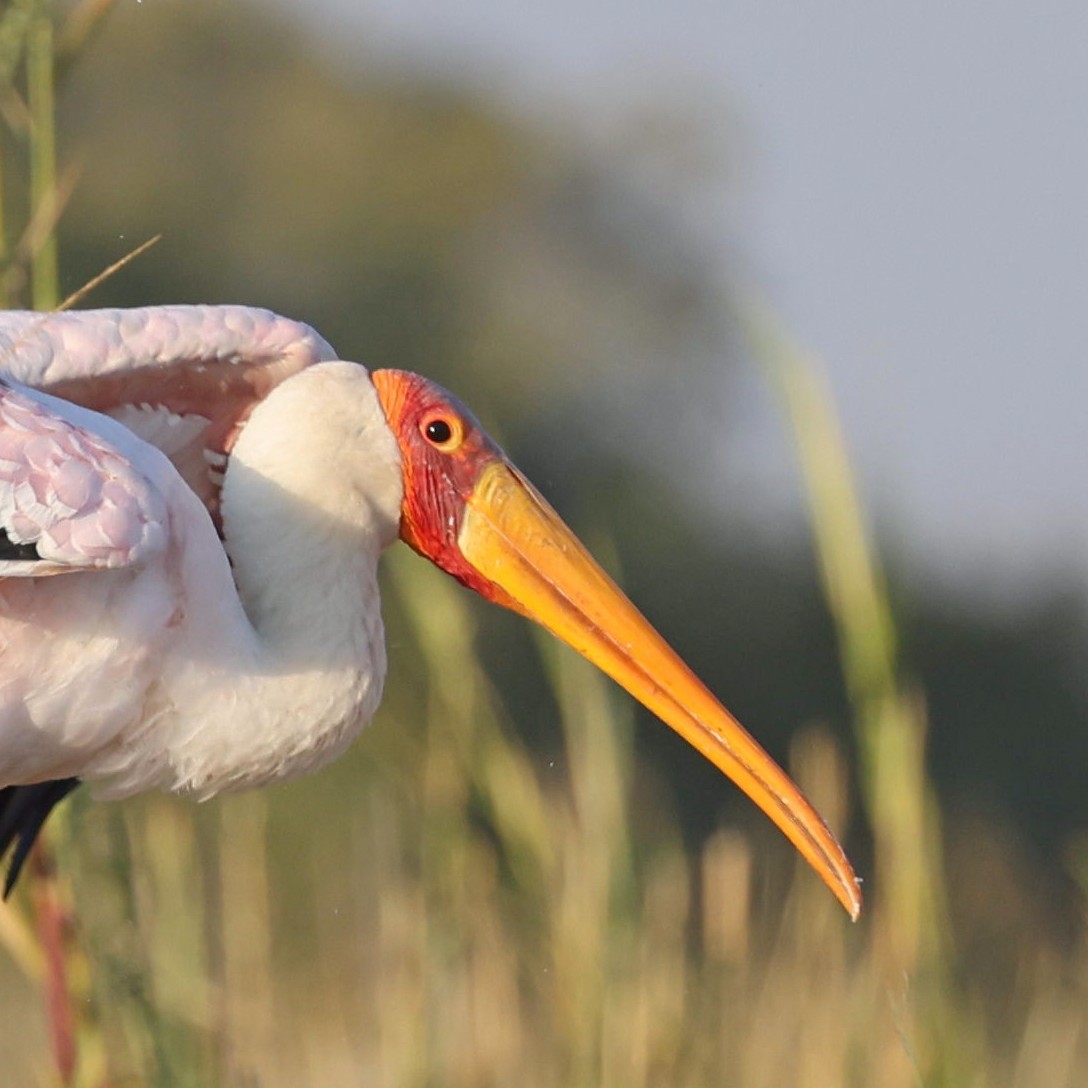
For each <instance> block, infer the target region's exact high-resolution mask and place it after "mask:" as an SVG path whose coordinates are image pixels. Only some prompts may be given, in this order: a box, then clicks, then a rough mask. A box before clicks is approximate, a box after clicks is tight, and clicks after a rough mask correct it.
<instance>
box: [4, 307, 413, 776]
mask: <svg viewBox="0 0 1088 1088" xmlns="http://www.w3.org/2000/svg"><path fill="white" fill-rule="evenodd" d="M71 316H75V315H70V316H69V320H70V319H71ZM79 316H80V317H82V318H83V321H84V322H85V323H86V325H87V326H91V325H94V326H97V328H95V329H93V332H88V331H87V329H85V330H84V336H83V344H84V345H85V344H86V343H88V342H91V343H97V344H101V343H103V342H107V343H108V342H111V341H114V340H115V333H116V330H117V327H118V326H119V325H120V324H122V323H123V321H124V320H125V319H126V317H127V316H128V315H127V314H126V313H125V312H124V311H114V312H106V313H96V314H90V315H86V316H84V315H79ZM157 316H158V317H159V318H160V325H166V326H167V327H168V328H169V327H172V326H171V323H169V322H167V321H165V320H163V319H164V318H166V317H167V316H168V315H167V314H160V315H157ZM208 316H217V315H214V313H213V312H211V311H209V312H208ZM228 316H229V311H228ZM33 317H35V318H38V319H39V320H40V315H33ZM25 322H26V318H25V317H24V316H23V315H19V317H18V324H23V325H25ZM46 327H48V326H46ZM207 329H208V323H207V322H206V323H205V324H204V326H203V335H204V336H206V335H207ZM303 335H305V333H303ZM157 343H158V344H159V345H162V344H163V334H162V333H161V332H160V334H159V337H158V339H157ZM9 350H10V349H9ZM66 350H70V349H66ZM83 350H84V351H85V348H84V349H83ZM157 350H159V352H160V355H163V356H166V357H167V358H169V359H170V360H171V363H172V365H192V364H191V363H189V362H188V361H187V360H183V361H182V362H181V363H178V362H174V360H176V359H178V358H179V357H178V355H177V354H176V353H175V352H167V351H164V350H163V347H159V348H158V349H157ZM15 357H16V358H18V357H19V352H16V355H15ZM85 358H86V355H85V354H82V355H81V356H80V359H81V360H82V359H85ZM204 358H205V360H207V356H206V354H205V356H204ZM65 361H66V356H65V353H64V352H63V351H62V352H58V353H55V354H53V355H52V356H51V357H50V358H49V360H48V365H47V366H45V367H44V368H39V369H38V373H42V372H43V371H44V373H45V374H46V375H47V380H48V379H49V378H51V379H52V380H50V381H49V384H50V385H55V384H57V383H58V382H59V383H65V382H70V381H71V379H70V378H67V377H65V371H64V369H63V367H62V365H61V364H62V363H64V362H65ZM216 361H218V360H216ZM208 362H210V360H207V361H205V362H204V363H202V364H198V365H205V366H207V365H208ZM230 365H245V364H241V363H239V364H230ZM249 365H253V364H249ZM5 369H7V368H5ZM10 369H12V370H16V372H17V373H20V375H21V376H25V375H27V374H28V371H29V369H30V368H28V367H27V366H26V365H25V361H24V365H23V366H22V367H19V368H16V367H11V368H10ZM108 372H109V371H108V370H107V373H108ZM138 384H139V383H137V382H133V383H132V385H133V387H136V386H138ZM69 388H70V385H69ZM118 388H121V387H118ZM188 394H189V403H188V404H186V406H185V407H186V408H187V409H188V410H189V412H190V413H193V414H186V415H185V416H169V417H167V419H168V420H169V419H172V420H173V421H174V422H173V424H172V425H171V424H170V422H166V423H165V424H164V419H163V411H164V409H163V407H162V405H161V404H160V405H158V406H156V407H153V408H152V407H145V408H143V409H141V408H140V407H139V406H138V405H132V404H127V403H124V402H122V403H118V404H116V405H115V406H113V407H112V409H111V410H112V411H113V412H114V413H116V414H117V415H118V416H119V417H120V418H122V419H124V420H125V421H126V422H127V424H128V426H125V425H122V424H120V423H118V422H117V421H116V420H114V419H110V418H109V417H108V416H105V415H103V414H102V413H99V412H92V411H89V410H87V409H84V408H81V407H79V406H77V405H73V404H71V403H69V402H65V401H61V400H58V399H57V398H55V397H51V396H48V395H43V394H41V393H40V392H38V391H34V390H29V389H20V388H18V387H15V386H9V387H8V388H5V389H3V390H0V410H3V412H4V414H3V415H2V416H0V426H2V432H0V433H2V434H4V435H10V434H11V433H13V432H14V431H15V430H16V428H19V433H21V434H24V435H26V436H27V437H26V441H24V442H23V443H22V444H21V446H20V447H19V448H18V449H11V450H9V453H8V456H12V455H16V456H18V455H19V454H22V457H21V458H19V459H17V460H15V461H9V462H8V464H9V465H11V468H10V469H9V479H11V483H12V486H11V487H9V488H7V489H6V492H7V493H8V494H12V493H17V492H18V491H19V489H20V486H22V488H23V491H32V490H33V488H28V487H27V486H26V484H25V483H24V482H23V481H22V480H21V479H19V475H20V472H22V475H23V476H27V475H33V474H34V467H33V465H31V464H30V463H29V460H30V459H31V458H33V457H34V456H35V454H36V452H37V451H36V447H44V450H43V454H41V455H44V456H47V457H51V458H57V457H63V458H64V463H63V466H60V465H58V464H57V463H56V462H53V463H50V464H49V465H48V467H47V470H46V473H45V474H43V473H42V472H41V471H39V472H38V477H39V478H41V477H43V475H44V476H45V478H44V479H41V481H40V488H39V489H43V488H44V489H45V490H44V492H43V497H44V498H45V499H46V500H47V501H46V502H45V503H44V504H42V505H43V506H45V508H46V510H47V511H52V512H54V513H55V512H56V511H57V510H58V508H59V509H60V510H61V511H62V512H63V513H67V512H68V511H72V512H73V514H74V515H75V516H74V517H68V518H61V519H60V522H61V525H62V526H64V525H65V524H67V523H70V522H71V521H73V520H79V519H80V518H82V519H83V520H86V519H88V518H90V519H91V520H92V524H91V525H88V526H86V528H85V530H84V536H88V535H90V534H91V533H92V532H93V531H95V530H98V534H97V536H96V539H95V541H94V543H95V544H97V545H98V546H97V548H95V547H92V546H89V545H82V546H81V542H80V541H77V540H72V539H66V540H65V541H64V543H65V545H66V547H62V546H56V547H48V546H45V545H43V544H41V543H40V541H41V537H40V536H39V537H38V538H37V539H38V541H39V550H41V551H42V552H44V553H45V554H44V557H43V559H42V560H41V564H42V566H37V565H36V564H33V563H30V564H28V563H27V562H26V561H25V560H13V561H8V562H6V563H0V578H2V580H0V655H2V658H0V660H2V662H3V665H2V668H0V738H2V744H0V783H7V782H34V781H42V780H48V779H56V778H64V777H69V776H73V775H79V776H80V777H81V778H83V779H84V780H87V781H90V782H92V783H95V784H96V786H97V792H98V793H100V794H103V795H107V796H113V797H120V796H126V795H128V794H132V793H136V792H139V791H142V790H146V789H150V788H164V789H168V790H174V791H185V792H194V793H197V794H200V795H209V794H212V793H215V792H218V791H220V790H224V789H229V788H232V787H235V788H237V787H243V786H257V785H263V784H265V783H267V782H270V781H273V780H275V779H279V778H286V777H290V776H292V775H295V774H299V773H302V772H305V771H309V770H313V769H315V768H316V767H318V766H320V765H321V764H323V763H325V762H327V761H328V760H330V759H333V758H335V757H336V756H337V755H339V754H340V753H341V752H342V751H343V749H344V747H346V745H347V744H348V743H349V742H350V741H351V739H352V738H353V737H354V736H355V735H356V734H357V733H358V731H359V729H361V728H362V726H363V724H364V723H365V722H366V721H367V720H369V718H370V717H371V716H372V715H373V713H374V711H375V709H376V708H377V705H378V702H379V700H380V697H381V689H382V682H383V679H384V675H385V651H384V642H383V638H382V625H381V612H380V607H379V597H378V583H377V560H378V556H379V554H380V552H381V551H382V550H384V548H385V547H387V546H388V545H389V544H391V543H392V542H393V541H394V540H395V539H396V536H397V523H398V521H399V516H400V506H401V484H400V456H399V453H398V450H397V447H396V443H395V441H394V439H393V436H392V434H391V433H390V431H389V428H388V426H387V425H386V424H385V422H384V417H383V416H382V412H381V408H380V406H379V405H378V401H377V397H376V395H375V392H374V387H373V385H372V383H371V382H370V380H369V375H368V374H367V372H366V370H365V369H364V368H362V367H361V366H358V365H357V364H353V363H341V362H313V363H309V364H308V367H307V368H306V369H305V370H299V371H297V372H296V373H295V374H292V375H290V380H287V381H284V382H282V383H281V384H280V385H277V386H275V387H273V388H271V389H270V390H269V391H268V393H267V395H266V396H265V398H264V399H263V400H261V401H260V402H259V403H257V404H256V405H255V406H254V407H253V410H252V411H251V412H249V415H248V418H247V419H246V421H245V426H244V428H242V429H241V430H240V431H239V433H238V435H237V439H236V441H235V442H234V444H233V446H232V448H231V454H230V457H229V460H228V462H227V463H226V464H225V465H223V469H222V473H221V475H222V480H221V482H220V483H219V489H220V490H219V499H218V511H219V518H220V521H221V527H222V528H221V531H222V538H220V531H219V530H218V529H217V527H216V524H215V522H214V521H213V518H212V515H211V513H210V512H209V509H208V508H207V506H206V505H205V502H203V501H201V499H200V498H199V497H198V494H197V492H196V491H194V490H193V489H192V488H191V487H190V486H189V485H188V484H187V483H186V482H185V480H184V479H183V477H182V476H181V474H180V472H179V471H178V469H177V468H175V466H174V464H172V463H171V461H170V460H169V459H168V457H167V456H166V454H165V453H163V452H162V451H161V450H160V449H159V448H158V446H157V445H156V444H154V443H156V440H158V441H159V442H162V443H163V445H165V446H166V448H167V449H169V448H170V445H171V442H170V439H171V438H173V437H175V435H176V432H179V431H180V432H181V433H183V434H184V433H185V432H186V431H189V432H192V431H193V428H192V427H188V426H187V423H189V422H190V421H192V420H193V419H194V418H195V419H208V418H209V416H211V415H212V411H213V408H214V405H210V406H209V405H204V406H201V407H200V408H199V409H198V406H197V405H196V404H195V403H194V398H195V390H194V389H193V388H190V389H189V391H188ZM198 410H202V411H203V412H207V413H208V416H197V415H195V413H196V412H197V411H198ZM141 417H142V418H141ZM142 419H146V420H147V422H148V423H149V424H150V426H149V427H147V428H146V430H147V433H148V439H147V440H145V439H143V438H140V437H138V435H137V433H136V432H137V430H138V429H139V428H140V426H141V422H142ZM210 428H211V419H209V422H208V423H207V424H205V425H204V426H203V427H201V428H200V430H199V431H197V432H196V434H195V437H194V438H191V439H190V440H189V442H187V443H184V444H182V445H180V446H178V447H177V448H175V449H174V450H173V452H174V455H175V456H176V457H178V459H179V461H180V463H181V464H182V466H184V465H186V463H189V464H195V465H197V466H199V468H200V469H201V470H202V471H203V472H204V473H209V472H210V473H212V474H215V473H216V472H217V469H216V468H215V467H212V466H210V465H209V464H208V462H207V461H206V460H205V459H204V458H203V457H201V458H199V459H196V458H194V457H193V456H192V450H191V449H190V446H191V445H192V443H193V441H198V442H199V441H200V440H201V435H202V434H203V433H204V432H206V431H207V430H208V429H210ZM299 432H301V433H305V434H307V435H308V436H309V440H308V441H307V442H305V443H297V442H292V441H291V440H290V439H291V436H292V435H293V434H297V433H299ZM360 432H366V441H365V443H364V444H363V448H364V449H366V450H367V455H366V456H365V457H356V458H351V457H349V456H346V452H345V451H351V450H352V449H358V448H359V442H358V438H359V435H360ZM353 440H355V441H354V442H353ZM10 445H12V444H11V443H9V446H10ZM175 446H177V444H176V443H175ZM41 455H39V456H41ZM213 464H214V462H213ZM73 466H77V467H78V468H79V469H81V470H82V475H83V476H87V475H93V477H94V479H93V480H92V482H93V483H98V482H99V479H101V478H105V479H107V480H108V482H109V483H111V484H113V485H114V493H115V494H116V493H117V492H118V491H119V490H120V489H121V488H124V489H125V490H124V491H123V492H121V494H122V496H123V498H125V499H127V500H129V501H128V503H127V505H123V506H122V507H120V508H119V507H118V506H117V505H115V504H110V505H107V504H105V503H100V505H99V507H98V508H91V509H80V508H79V507H78V506H76V507H73V506H70V505H67V504H65V503H64V502H63V499H62V496H61V494H60V491H61V486H60V485H61V484H62V482H63V481H62V479H61V472H60V471H59V469H60V468H61V467H63V469H64V471H67V472H68V473H69V474H71V470H72V468H73ZM49 470H52V471H51V473H50V471H49ZM270 480H274V481H275V484H274V485H271V484H269V482H268V481H270ZM79 482H82V483H83V484H84V486H83V487H82V489H80V490H79V493H78V495H77V496H75V497H73V498H72V501H73V502H75V503H79V500H80V499H82V500H84V502H83V504H82V505H83V506H84V507H86V506H87V500H88V499H90V500H94V499H95V498H97V497H98V493H97V491H95V489H94V488H93V487H88V486H87V481H82V480H81V481H77V482H76V483H77V485H78V483H79ZM202 482H203V481H202ZM70 490H71V489H70ZM35 501H37V500H35ZM13 513H16V514H17V513H18V512H17V511H14V510H13ZM16 522H18V518H16ZM106 522H109V523H110V527H111V528H113V529H114V534H115V536H118V534H120V535H119V537H118V539H116V540H114V541H111V542H110V544H109V546H108V547H104V546H103V544H102V543H101V542H100V541H101V537H102V531H101V530H102V528H103V524H104V523H106ZM4 524H5V525H8V524H10V522H9V521H4ZM23 528H24V532H23V534H22V535H24V536H26V535H28V534H27V532H26V530H27V529H28V528H29V529H30V531H31V532H33V529H34V528H40V526H24V527H23ZM137 530H142V533H140V534H139V535H136V534H137ZM13 532H14V530H13V529H8V533H9V537H10V535H11V534H12V533H13ZM125 534H128V535H127V536H126V535H125ZM129 536H132V537H133V539H132V541H131V542H130V541H129ZM300 562H304V563H305V564H306V567H307V574H308V576H307V578H305V579H302V578H300V577H299V569H298V568H299V564H300ZM45 567H49V568H50V569H52V570H56V569H57V568H60V569H61V570H62V571H63V570H66V569H68V568H72V571H71V573H67V574H66V576H65V577H43V576H40V575H39V576H34V575H35V572H36V570H41V569H44V568H45ZM81 568H82V569H81ZM11 575H15V576H14V577H12V576H11ZM4 576H7V577H4ZM28 677H32V678H33V690H32V691H31V692H29V693H27V691H26V678H28Z"/></svg>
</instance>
